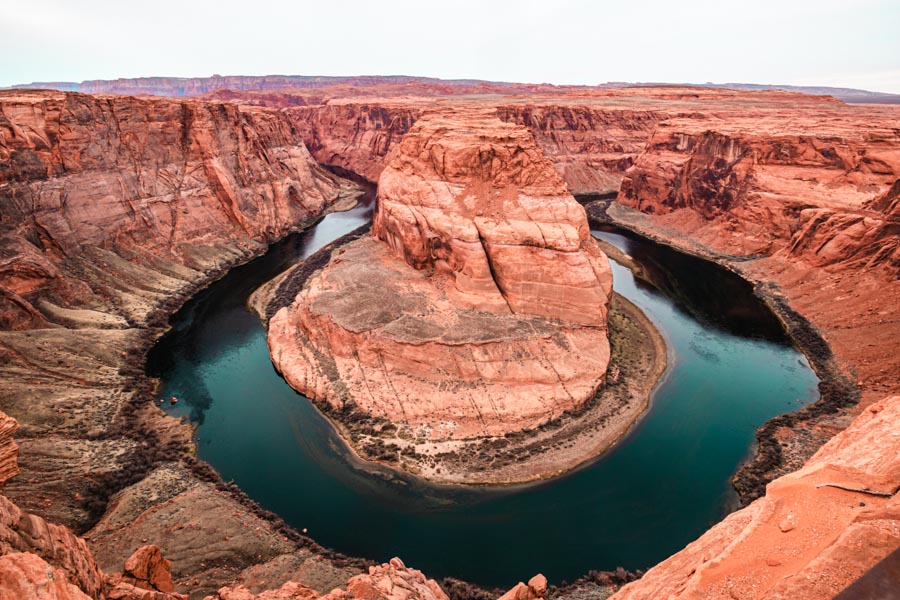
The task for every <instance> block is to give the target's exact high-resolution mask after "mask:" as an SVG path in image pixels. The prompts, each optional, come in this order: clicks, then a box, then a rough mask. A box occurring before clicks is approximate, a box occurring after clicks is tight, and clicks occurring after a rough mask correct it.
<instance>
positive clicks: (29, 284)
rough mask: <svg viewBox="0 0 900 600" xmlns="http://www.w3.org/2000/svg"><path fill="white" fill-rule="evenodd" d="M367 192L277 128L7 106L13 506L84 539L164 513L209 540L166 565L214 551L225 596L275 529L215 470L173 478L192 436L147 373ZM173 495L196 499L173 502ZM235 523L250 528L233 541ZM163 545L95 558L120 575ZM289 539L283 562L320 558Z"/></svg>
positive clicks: (192, 109)
mask: <svg viewBox="0 0 900 600" xmlns="http://www.w3.org/2000/svg"><path fill="white" fill-rule="evenodd" d="M355 190H356V187H355V186H354V185H353V184H350V183H349V182H346V181H344V180H340V179H338V178H336V177H334V176H332V175H331V174H329V173H328V172H326V171H324V170H323V169H321V168H320V167H319V166H318V165H317V164H316V163H315V161H314V160H312V158H311V157H310V156H309V154H308V153H307V151H306V150H305V148H304V146H303V143H302V140H300V138H299V137H297V136H296V135H295V134H294V133H293V131H292V129H291V126H290V123H289V121H288V120H287V119H286V118H285V117H284V116H283V115H282V114H281V113H279V112H277V111H268V110H261V109H251V110H246V109H243V108H240V107H237V106H233V105H221V104H208V103H203V102H198V101H186V102H180V101H173V100H167V99H147V100H138V99H134V98H124V97H116V98H98V97H91V96H85V95H81V94H65V93H55V92H25V91H22V92H3V93H0V378H2V381H3V384H2V385H0V408H2V409H3V410H5V411H7V412H8V413H9V414H11V415H13V416H15V417H16V418H17V419H18V421H19V422H20V424H21V430H20V434H19V440H18V442H19V444H20V446H21V453H20V457H19V464H20V466H21V467H22V473H21V474H20V475H19V476H17V477H15V478H14V479H13V480H11V481H10V482H9V483H8V484H7V485H6V487H5V490H4V493H5V494H6V496H7V497H8V498H9V499H10V500H12V501H14V502H15V503H16V505H17V506H18V507H19V510H21V511H23V512H27V513H29V514H35V515H40V516H41V517H43V518H46V519H47V520H48V521H52V522H57V523H61V524H63V525H66V526H68V527H71V528H72V529H74V530H76V531H77V532H79V533H80V532H84V531H86V530H87V529H88V528H89V527H90V526H91V525H93V524H94V523H95V522H96V520H97V519H98V518H99V517H100V516H101V514H102V513H103V511H104V509H105V506H106V501H107V498H108V497H109V495H110V494H112V493H114V492H116V491H118V490H121V489H122V488H126V489H125V490H123V491H122V492H121V495H122V496H123V497H124V498H127V499H132V500H134V504H131V505H130V509H131V510H133V511H134V512H132V513H131V514H132V516H133V517H134V518H137V517H139V516H141V514H142V513H143V512H145V511H146V512H147V513H148V514H155V513H156V511H157V507H156V502H157V501H158V502H167V506H168V507H169V508H174V509H177V510H178V511H179V513H178V514H179V515H180V516H179V519H181V520H183V521H184V522H187V521H192V520H193V522H194V524H195V525H196V526H197V527H196V528H193V529H185V528H181V529H176V530H172V531H169V532H167V534H166V536H165V537H166V545H167V547H166V548H164V551H165V552H166V553H169V551H170V550H171V549H180V548H186V547H191V548H196V547H197V544H198V540H205V541H201V542H200V546H208V545H210V543H211V537H210V536H213V537H214V538H215V539H216V541H218V542H220V545H221V547H222V548H221V551H222V553H223V556H226V557H227V560H225V561H223V564H226V565H227V569H229V574H228V576H227V579H228V580H230V578H232V577H233V576H234V575H235V574H236V573H239V572H240V571H241V570H242V569H244V568H245V567H247V566H249V565H250V564H252V563H253V562H255V557H253V556H251V555H250V554H248V553H247V552H246V548H248V547H250V546H253V544H254V542H255V540H256V537H255V536H256V535H259V534H260V533H259V532H265V534H266V535H274V533H273V532H274V526H273V525H272V524H271V523H268V522H266V521H265V520H263V519H260V518H259V517H258V516H256V515H255V514H254V512H253V508H252V506H246V505H243V504H241V503H240V502H239V501H237V500H236V499H235V498H234V497H233V494H231V493H229V492H227V491H222V490H220V489H217V487H216V485H215V478H214V477H213V478H212V483H211V482H210V479H211V478H210V476H209V474H208V473H204V472H203V471H202V469H199V471H198V472H199V473H200V474H199V475H198V473H195V472H192V470H191V469H190V468H188V467H187V466H186V465H181V466H179V467H178V468H175V465H178V464H179V461H180V460H181V459H182V458H184V457H186V456H188V455H189V454H190V453H191V452H192V441H191V436H192V434H191V431H190V428H189V427H187V426H186V425H185V424H184V423H180V422H179V421H177V420H175V419H170V418H168V417H166V416H165V415H164V414H163V413H162V411H161V410H159V409H158V408H157V407H155V406H154V405H153V402H152V396H153V395H152V393H151V392H152V386H151V384H150V382H149V381H148V380H147V379H146V378H145V376H144V375H143V369H142V365H143V355H144V352H145V350H146V348H147V347H148V345H149V343H150V341H152V339H153V337H154V336H156V335H159V334H160V333H161V328H162V327H163V326H164V325H165V318H166V317H167V316H168V314H169V313H170V312H171V311H172V310H174V308H175V307H177V306H178V305H179V303H180V302H181V301H182V300H183V299H185V298H186V297H187V296H188V295H190V294H192V293H194V292H196V291H197V290H198V289H199V288H200V287H201V286H203V285H205V284H206V283H207V282H209V281H210V280H211V279H212V278H215V277H217V276H218V275H219V274H221V273H222V272H223V270H224V269H226V268H228V267H230V266H232V265H234V264H237V263H239V262H241V261H244V260H246V259H248V258H250V257H252V256H254V255H255V254H258V253H260V252H262V251H264V250H265V248H266V247H267V245H268V243H269V242H271V241H273V240H275V239H276V238H278V237H280V236H283V235H285V234H286V233H288V232H290V231H292V230H295V229H299V228H301V227H303V226H304V225H305V224H307V223H309V222H310V221H311V220H312V219H314V218H316V217H317V216H319V215H320V214H322V213H323V212H324V211H326V210H329V208H330V207H331V206H333V205H334V203H335V202H336V201H337V200H339V199H340V198H342V197H343V196H345V195H348V194H352V193H355ZM3 427H5V426H3ZM3 427H0V430H3ZM4 431H5V430H4ZM191 464H194V463H191ZM163 465H166V466H163ZM10 468H11V466H10V465H8V464H7V462H4V461H2V460H0V470H2V471H3V472H7V471H9V469H10ZM151 473H156V474H157V476H156V477H155V478H153V479H152V480H151V481H150V482H149V483H145V484H144V485H143V486H141V485H140V484H139V483H138V482H142V483H143V482H145V481H146V480H145V477H146V476H147V475H148V474H151ZM162 475H165V476H162ZM132 484H133V485H132ZM128 486H131V487H128ZM173 489H177V490H180V491H181V490H186V489H191V490H194V495H183V496H179V497H176V498H174V499H173V498H172V496H173V495H176V496H177V494H173V493H172V491H171V490H173ZM138 494H145V495H143V496H139V495H138ZM198 498H200V499H202V500H203V502H200V503H198V502H197V500H198ZM138 506H139V507H140V508H139V509H138V508H137V507H138ZM10 511H12V509H10ZM222 511H228V513H229V514H231V515H233V516H234V518H235V521H236V522H237V523H238V525H236V526H235V529H234V531H232V532H231V535H230V537H229V538H228V539H227V540H225V541H222V536H221V533H220V532H218V531H216V526H217V525H218V524H220V523H221V522H222V519H221V517H220V516H219V513H220V512H222ZM10 514H12V513H10ZM11 518H12V517H11ZM242 520H243V522H248V523H249V522H251V521H252V522H254V523H256V526H258V527H259V529H258V530H254V531H252V532H251V531H247V530H245V529H244V528H243V527H241V526H240V525H239V524H240V523H241V522H242ZM150 521H151V519H150V518H149V516H148V517H147V518H145V519H144V520H143V522H150ZM162 529H164V528H162V527H161V528H158V529H154V530H146V529H145V530H140V529H139V528H134V529H132V530H128V531H126V530H124V529H123V530H122V531H120V532H119V535H117V536H115V539H114V540H113V539H112V538H111V537H104V536H102V535H97V537H96V541H93V542H92V544H93V548H94V551H95V552H96V553H97V556H98V557H99V558H98V560H99V562H100V563H101V565H102V566H103V567H104V568H106V569H108V570H109V571H110V572H111V571H113V570H118V569H120V568H121V563H122V560H123V558H124V557H127V556H129V555H130V554H131V553H132V552H134V551H135V550H136V549H138V548H139V547H140V546H143V545H146V543H147V542H146V541H144V540H151V539H152V540H154V541H156V540H158V539H159V538H160V531H162ZM198 529H199V531H201V533H199V534H198ZM132 535H133V537H132ZM279 539H281V540H282V543H280V544H278V545H273V544H269V548H270V550H277V551H280V552H281V553H282V554H284V555H286V556H288V555H289V556H292V557H294V558H295V559H296V560H297V561H299V562H302V560H304V559H305V558H308V557H312V556H315V553H314V552H313V551H310V550H303V551H301V550H299V546H298V543H297V540H294V541H291V540H288V539H286V538H280V537H279ZM113 542H114V543H113ZM48 547H49V546H48ZM111 547H115V552H112V551H109V550H108V549H109V548H111ZM48 562H50V564H54V563H53V562H52V561H49V559H48ZM326 562H327V561H326ZM323 564H324V563H323ZM38 568H40V566H39V565H38ZM336 572H338V573H340V577H342V578H343V579H346V576H345V575H344V574H343V573H341V571H340V570H337V571H336ZM176 573H177V577H178V579H179V585H180V586H182V588H183V589H194V590H196V589H198V588H200V589H203V590H206V591H211V590H212V589H215V588H216V587H218V586H219V585H221V583H222V581H224V580H226V579H225V577H226V576H224V575H223V574H222V571H221V570H217V569H216V568H212V566H208V565H206V564H205V562H204V560H203V559H202V558H199V557H198V558H197V560H196V561H185V562H184V563H183V564H182V565H180V566H178V567H176ZM213 582H214V583H213ZM204 586H206V587H204Z"/></svg>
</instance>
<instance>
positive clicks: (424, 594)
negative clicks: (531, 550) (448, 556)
mask: <svg viewBox="0 0 900 600" xmlns="http://www.w3.org/2000/svg"><path fill="white" fill-rule="evenodd" d="M354 599H356V600H449V598H448V597H447V594H445V593H444V590H442V589H441V587H440V586H439V585H438V584H437V582H436V581H435V580H434V579H426V577H425V575H423V574H422V572H421V571H417V570H416V569H410V568H408V567H407V566H406V565H405V564H403V561H402V560H400V559H399V558H392V559H391V561H390V562H389V563H386V564H383V565H378V566H374V567H369V571H368V573H364V574H361V575H357V576H355V577H352V578H351V579H349V580H348V581H347V583H346V587H345V589H341V588H336V589H334V590H332V591H330V592H328V593H327V594H318V593H317V592H316V591H315V590H313V589H310V588H309V587H306V586H304V585H302V584H299V583H297V582H296V581H288V582H287V583H285V584H284V585H283V586H281V587H280V588H278V589H276V590H267V591H264V592H262V593H259V594H253V593H252V592H251V591H250V590H249V589H247V588H246V587H244V586H237V587H224V588H222V589H220V590H219V591H218V592H217V593H216V594H215V595H213V596H207V597H206V599H205V600H354Z"/></svg>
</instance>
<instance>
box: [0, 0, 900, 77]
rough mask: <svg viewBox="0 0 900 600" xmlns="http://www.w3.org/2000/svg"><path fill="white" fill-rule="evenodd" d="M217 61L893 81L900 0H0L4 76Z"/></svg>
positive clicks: (231, 65)
mask: <svg viewBox="0 0 900 600" xmlns="http://www.w3.org/2000/svg"><path fill="white" fill-rule="evenodd" d="M212 74H220V75H267V74H279V75H419V76H429V77H440V78H466V79H486V80H493V81H515V82H523V83H555V84H586V85H594V84H598V83H603V82H607V81H628V82H638V81H640V82H669V83H705V82H714V83H728V82H738V83H771V84H793V85H814V86H836V87H854V88H862V89H868V90H872V91H880V92H890V93H900V0H793V1H792V0H755V1H754V0H751V1H747V0H743V1H741V2H732V1H729V0H718V1H706V0H697V1H690V0H682V1H680V2H676V1H662V0H619V1H616V2H608V1H601V0H595V1H589V0H555V1H550V0H545V1H540V2H539V1H535V0H518V1H510V0H497V1H491V0H457V1H450V0H444V1H443V2H429V1H428V0H418V1H413V0H372V1H368V2H367V1H362V0H321V1H318V2H308V1H304V0H294V1H283V0H239V1H234V0H218V1H207V0H152V1H144V2H134V1H131V0H0V86H7V85H12V84H15V83H29V82H32V81H82V80H86V79H115V78H118V77H143V76H155V75H166V76H177V77H203V76H209V75H212Z"/></svg>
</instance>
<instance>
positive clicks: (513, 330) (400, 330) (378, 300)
mask: <svg viewBox="0 0 900 600" xmlns="http://www.w3.org/2000/svg"><path fill="white" fill-rule="evenodd" d="M372 234H373V237H367V238H364V239H361V240H359V241H356V242H352V243H351V244H349V245H347V246H345V247H343V248H341V249H340V250H338V251H336V252H335V253H334V254H333V257H332V259H331V262H330V264H329V265H328V266H327V267H325V268H324V269H323V270H322V271H321V272H320V273H318V274H317V275H314V276H313V277H311V278H309V280H308V281H307V282H306V285H305V287H304V288H303V289H302V290H301V291H300V292H299V293H298V295H297V297H296V300H295V301H294V303H293V304H292V305H291V306H290V307H285V308H283V309H281V310H280V311H279V312H278V313H277V314H276V315H275V316H274V317H273V318H272V319H271V321H270V323H269V347H270V350H271V354H272V359H273V362H274V364H275V365H276V367H277V368H278V369H279V370H280V371H281V372H282V373H283V374H284V376H285V378H286V379H287V381H288V382H289V383H290V384H291V385H292V386H293V387H295V389H298V390H300V391H301V392H303V393H305V394H307V395H308V396H310V397H311V398H313V399H316V400H318V401H321V402H325V403H327V404H329V405H331V406H332V407H333V408H334V409H336V410H342V409H345V408H346V407H348V406H352V407H354V408H355V409H357V410H361V411H362V412H364V413H366V414H368V415H370V416H374V417H376V418H379V419H383V420H386V421H390V422H392V423H396V424H401V425H403V426H406V427H409V428H411V429H412V430H413V431H415V432H416V434H417V435H422V436H424V437H425V438H427V439H470V438H478V437H484V436H494V435H503V434H504V433H508V432H511V431H518V430H523V429H531V428H534V427H537V426H539V425H541V424H542V423H546V422H547V421H549V420H552V419H554V418H556V417H558V416H560V415H561V414H562V413H563V412H565V411H567V410H572V409H575V408H578V407H579V406H581V405H582V404H583V403H584V402H585V401H586V400H587V399H588V398H590V397H591V396H592V395H593V394H594V393H595V392H596V390H597V388H598V387H599V386H600V384H601V383H602V381H603V378H604V376H605V371H606V366H607V363H608V361H609V343H608V341H607V337H606V329H605V326H606V317H607V310H608V305H609V298H610V294H611V288H612V275H611V271H610V268H609V263H608V261H607V260H606V257H605V255H603V253H602V252H600V250H599V248H598V247H597V246H596V244H595V242H594V241H593V239H592V238H591V237H590V235H589V231H588V227H587V220H586V218H585V214H584V209H583V208H582V207H581V206H580V205H579V204H578V203H577V202H575V200H574V199H573V198H572V196H571V195H569V194H568V192H567V190H566V187H565V184H564V183H563V181H562V179H561V178H560V177H559V175H558V174H557V173H556V172H555V171H554V169H553V167H552V164H551V163H550V162H549V161H548V160H547V159H546V158H545V157H544V156H543V155H542V154H541V152H540V150H539V149H538V148H537V147H536V145H535V143H534V140H533V138H532V137H531V135H530V134H529V133H528V131H527V130H525V129H524V128H522V127H518V126H515V125H512V124H506V123H503V122H502V121H500V120H499V119H498V118H497V117H496V116H495V114H493V113H492V111H484V110H469V111H460V110H454V111H445V112H444V111H442V112H435V113H432V114H429V115H427V116H425V117H423V118H421V119H420V120H419V121H417V122H416V124H415V126H414V127H413V128H412V129H411V130H410V132H409V133H408V134H407V135H406V137H405V138H404V139H403V141H402V142H401V144H400V145H399V146H398V147H397V148H396V149H395V151H394V153H393V154H392V158H391V160H390V161H389V165H388V167H387V168H386V169H385V170H384V172H383V173H382V175H381V179H380V185H379V191H378V206H377V209H376V216H375V219H374V223H373V229H372Z"/></svg>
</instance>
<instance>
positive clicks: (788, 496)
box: [613, 396, 900, 600]
mask: <svg viewBox="0 0 900 600" xmlns="http://www.w3.org/2000/svg"><path fill="white" fill-rule="evenodd" d="M898 422H900V396H892V397H889V398H885V399H883V400H882V401H880V402H878V403H876V404H873V405H872V406H870V407H869V408H868V409H867V410H865V411H863V413H862V414H861V415H860V416H859V417H857V419H856V420H855V421H854V422H853V424H852V425H850V427H848V428H847V429H845V430H844V431H842V432H840V433H838V434H837V435H836V436H834V437H833V438H832V439H831V440H830V441H829V442H828V443H826V444H825V445H824V446H823V447H822V448H821V449H820V450H819V451H818V452H817V453H816V454H815V455H814V456H813V457H812V458H811V459H810V460H809V462H807V463H806V465H805V466H804V467H803V468H802V469H800V470H798V471H796V472H794V473H791V474H789V475H785V476H783V477H781V478H779V479H777V480H775V481H773V482H772V483H770V484H769V486H768V488H767V489H766V495H765V496H764V497H762V498H760V499H758V500H756V501H755V502H753V503H752V504H750V505H749V506H747V507H745V508H743V509H741V510H739V511H737V512H735V513H732V514H731V515H729V516H728V517H726V518H725V520H724V521H722V522H721V523H719V524H718V525H715V526H714V527H713V528H712V529H710V530H709V531H708V532H706V533H705V534H703V535H702V536H701V537H700V538H699V539H698V540H696V541H695V542H693V543H691V544H690V545H688V546H687V547H686V548H685V549H684V550H682V551H680V552H678V553H676V554H675V555H673V556H672V557H670V558H669V559H667V560H665V561H663V562H661V563H660V564H658V565H657V566H655V567H653V568H652V569H650V570H649V571H648V572H647V573H646V574H645V575H644V576H643V577H642V578H641V579H640V580H638V581H636V582H634V583H631V584H628V585H627V586H625V587H624V588H622V590H620V591H619V592H618V593H617V594H615V595H614V596H613V598H616V599H617V600H619V599H621V600H626V599H638V598H661V597H665V598H710V599H713V598H748V599H749V598H754V599H763V598H808V599H810V600H815V599H819V598H821V599H823V600H824V599H827V598H833V597H834V596H835V595H836V594H837V593H839V592H840V591H841V590H843V589H844V588H845V587H847V585H849V584H850V583H851V582H853V581H854V580H856V579H857V578H858V577H859V576H860V575H862V574H863V573H864V572H866V571H867V570H868V569H869V568H871V567H872V566H874V565H875V563H877V562H878V561H879V560H881V559H882V558H884V557H885V556H887V555H888V554H889V553H890V552H892V551H893V550H895V549H896V548H898V547H900V529H898V522H900V496H898V493H897V492H898V487H900V436H898V435H897V423H898ZM876 448H877V451H876V450H875V449H876ZM868 491H872V492H876V493H880V494H883V495H874V494H871V493H868Z"/></svg>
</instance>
